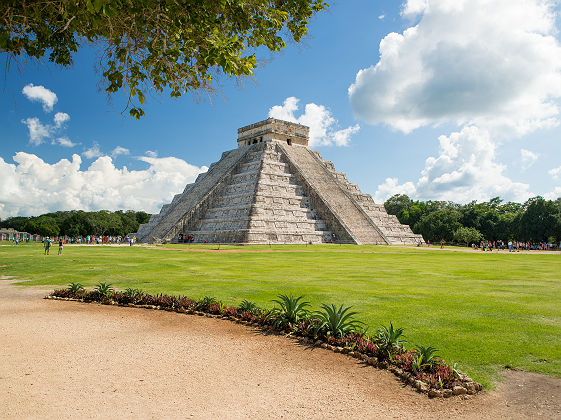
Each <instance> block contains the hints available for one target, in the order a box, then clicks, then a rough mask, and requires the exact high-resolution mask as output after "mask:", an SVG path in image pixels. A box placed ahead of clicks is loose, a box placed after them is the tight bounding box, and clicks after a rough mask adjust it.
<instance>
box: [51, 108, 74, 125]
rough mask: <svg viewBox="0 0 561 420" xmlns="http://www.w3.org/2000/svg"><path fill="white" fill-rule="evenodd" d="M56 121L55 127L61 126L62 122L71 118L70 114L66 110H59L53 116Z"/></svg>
mask: <svg viewBox="0 0 561 420" xmlns="http://www.w3.org/2000/svg"><path fill="white" fill-rule="evenodd" d="M53 120H54V122H55V127H56V128H60V127H61V126H62V124H64V123H65V122H67V121H69V120H70V115H68V114H67V113H66V112H57V113H56V114H55V116H54V118H53Z"/></svg>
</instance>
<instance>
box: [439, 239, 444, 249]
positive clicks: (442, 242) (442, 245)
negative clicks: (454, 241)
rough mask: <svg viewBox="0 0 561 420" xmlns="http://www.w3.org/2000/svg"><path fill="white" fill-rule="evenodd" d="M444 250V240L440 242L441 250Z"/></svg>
mask: <svg viewBox="0 0 561 420" xmlns="http://www.w3.org/2000/svg"><path fill="white" fill-rule="evenodd" d="M442 248H444V238H443V239H441V240H440V249H442Z"/></svg>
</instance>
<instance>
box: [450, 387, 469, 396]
mask: <svg viewBox="0 0 561 420" xmlns="http://www.w3.org/2000/svg"><path fill="white" fill-rule="evenodd" d="M452 392H453V393H454V395H464V394H466V393H467V390H466V389H465V388H464V387H463V386H459V385H457V386H455V387H454V388H452Z"/></svg>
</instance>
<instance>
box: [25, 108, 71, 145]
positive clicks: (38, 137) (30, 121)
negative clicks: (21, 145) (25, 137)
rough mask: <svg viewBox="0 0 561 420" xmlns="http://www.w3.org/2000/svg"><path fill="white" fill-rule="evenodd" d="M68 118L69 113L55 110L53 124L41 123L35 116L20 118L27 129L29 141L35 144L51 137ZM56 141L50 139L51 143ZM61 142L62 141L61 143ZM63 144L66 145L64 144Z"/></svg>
mask: <svg viewBox="0 0 561 420" xmlns="http://www.w3.org/2000/svg"><path fill="white" fill-rule="evenodd" d="M69 120H70V115H68V114H67V113H65V112H57V113H56V114H55V116H54V117H53V122H54V125H51V124H43V123H41V121H40V120H39V118H37V117H30V118H26V119H25V120H22V121H21V122H22V123H23V124H25V125H26V126H27V129H28V130H29V142H30V143H31V144H33V145H35V146H38V145H40V144H42V143H44V141H45V139H48V138H50V137H52V136H53V135H54V134H56V133H57V132H59V131H60V130H61V129H62V126H63V125H64V123H66V122H67V121H69ZM56 143H57V141H54V140H53V141H52V142H51V144H56ZM61 144H62V143H61ZM63 146H68V143H67V144H64V145H63Z"/></svg>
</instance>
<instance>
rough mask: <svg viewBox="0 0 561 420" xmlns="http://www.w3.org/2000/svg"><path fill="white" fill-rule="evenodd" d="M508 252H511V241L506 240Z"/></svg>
mask: <svg viewBox="0 0 561 420" xmlns="http://www.w3.org/2000/svg"><path fill="white" fill-rule="evenodd" d="M508 252H512V241H508Z"/></svg>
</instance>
